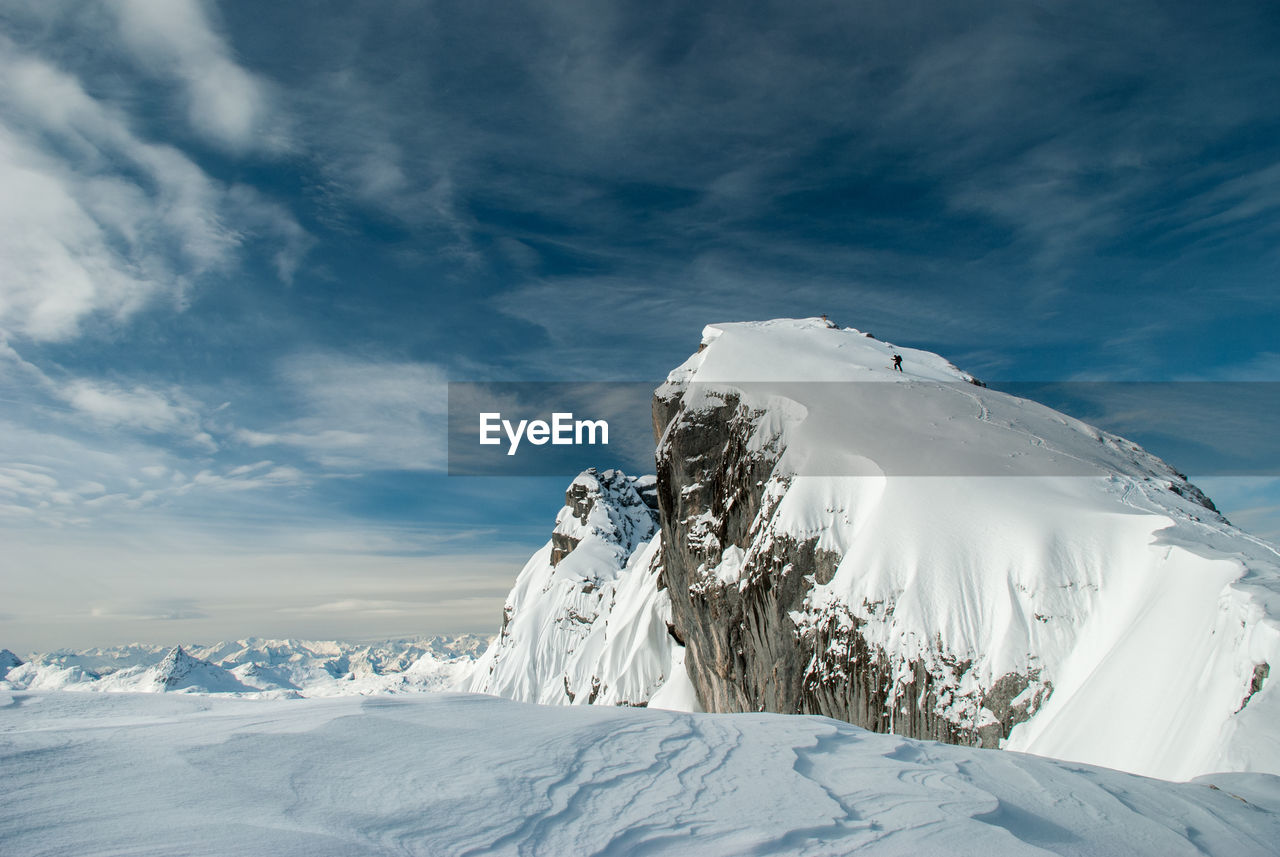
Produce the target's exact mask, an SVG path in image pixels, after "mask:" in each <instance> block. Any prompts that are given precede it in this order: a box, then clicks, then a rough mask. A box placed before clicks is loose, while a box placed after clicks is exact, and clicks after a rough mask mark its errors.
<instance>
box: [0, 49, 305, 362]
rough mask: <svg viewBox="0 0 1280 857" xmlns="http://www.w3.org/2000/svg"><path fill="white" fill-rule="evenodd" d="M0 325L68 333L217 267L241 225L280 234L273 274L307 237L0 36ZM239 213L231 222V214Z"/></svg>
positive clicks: (237, 243) (273, 208)
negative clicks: (145, 136) (0, 83)
mask: <svg viewBox="0 0 1280 857" xmlns="http://www.w3.org/2000/svg"><path fill="white" fill-rule="evenodd" d="M0 79H3V80H4V81H5V86H4V87H3V88H0V189H2V190H0V268H2V269H3V270H4V271H5V276H4V277H3V278H0V331H4V330H8V331H10V332H13V333H17V334H21V335H25V336H28V337H31V338H33V339H38V340H66V339H70V338H72V337H74V336H75V335H76V334H77V333H78V332H79V331H80V328H81V327H82V325H83V324H84V323H85V322H86V321H87V320H88V319H90V318H92V317H102V318H105V319H108V320H115V321H119V320H121V319H124V318H127V317H128V316H130V315H131V314H133V313H134V312H136V311H137V310H138V309H139V308H141V307H142V306H144V305H146V304H148V303H150V302H152V301H155V300H157V299H161V298H167V299H168V300H169V301H170V302H171V303H172V304H173V305H174V306H175V307H180V306H181V305H182V304H183V302H184V300H185V294H186V291H187V290H188V288H189V287H190V285H191V283H192V282H193V280H194V279H196V278H198V277H200V276H202V275H204V274H207V273H210V272H214V271H225V270H228V269H229V268H230V267H231V266H232V265H234V264H235V263H236V261H237V260H238V258H239V254H240V251H241V249H242V245H243V244H244V243H245V241H246V239H247V236H250V235H253V236H263V237H265V238H267V239H268V240H274V241H276V242H278V244H279V248H278V250H277V252H276V257H275V263H276V269H277V272H278V273H279V274H280V276H281V277H282V279H285V280H288V279H289V278H291V277H292V276H293V272H294V270H296V268H297V266H298V264H299V261H300V259H301V258H302V256H303V255H305V253H306V252H307V250H308V249H309V248H310V246H311V238H310V236H308V235H307V234H306V233H305V231H304V230H302V228H301V227H300V226H298V224H297V222H296V221H295V220H294V219H293V217H292V216H291V215H290V214H289V213H288V212H287V211H285V210H284V209H283V208H281V207H279V206H278V205H275V204H272V203H270V202H269V201H266V200H264V199H262V198H261V196H260V195H258V194H257V193H255V192H253V191H251V190H249V189H246V188H239V187H235V186H232V187H228V186H225V185H223V184H221V183H219V182H217V181H215V180H213V179H212V178H210V177H209V176H208V175H207V174H206V173H205V172H204V171H203V170H201V169H200V167H198V166H197V165H196V164H195V163H194V162H192V161H191V160H190V159H189V158H188V157H187V156H186V155H184V154H183V153H182V152H180V151H178V150H177V149H174V148H173V147H171V146H167V145H160V144H156V143H152V142H148V141H146V140H144V139H142V138H140V137H139V136H137V135H136V134H135V133H134V131H133V129H132V128H131V127H130V123H129V121H128V119H127V117H126V116H125V115H124V114H123V113H121V112H120V111H119V110H117V109H115V108H113V107H111V106H110V105H108V104H106V103H104V102H102V101H99V100H98V99H95V98H94V97H92V96H90V95H89V94H88V93H87V92H86V91H85V89H84V87H83V86H82V85H81V84H80V82H79V81H78V80H77V79H76V78H74V77H72V76H70V75H68V74H66V73H65V72H63V71H61V70H59V69H57V68H55V67H54V66H52V65H50V64H49V63H48V62H45V61H44V60H42V59H39V58H36V57H32V56H29V55H26V54H24V53H23V52H22V51H20V50H19V49H17V48H16V47H15V46H14V45H13V44H12V43H11V42H9V41H8V40H5V39H3V38H0ZM232 223H234V224H236V226H235V227H233V226H231V225H230V224H232Z"/></svg>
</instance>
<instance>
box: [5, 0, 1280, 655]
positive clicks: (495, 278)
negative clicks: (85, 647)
mask: <svg viewBox="0 0 1280 857" xmlns="http://www.w3.org/2000/svg"><path fill="white" fill-rule="evenodd" d="M1276 44H1280V11H1277V9H1276V7H1275V5H1274V4H1269V3H1238V2H1228V3H1217V4H1205V3H1182V2H1162V3H1154V2H1152V3H1144V2H1130V3H1125V4H1115V3H1090V2H1083V3H1080V2H1075V3H1050V2H1025V0H1018V2H1004V3H1001V2H992V3H984V4H978V5H977V6H974V5H972V4H966V5H957V4H951V3H942V2H930V3H906V4H903V3H894V4H890V3H882V2H839V3H803V4H794V3H790V4H769V3H749V4H743V3H725V4H719V3H701V4H695V5H692V6H691V5H690V4H676V3H665V4H664V3H653V2H649V3H643V4H639V3H636V4H629V3H619V4H600V3H586V2H551V0H549V2H543V3H537V4H522V3H515V2H471V3H465V4H450V3H429V2H411V0H400V2H381V0H380V2H359V0H355V2H343V3H337V2H332V3H330V2H312V3H308V4H306V5H305V7H301V6H299V5H298V4H263V3H249V2H221V3H215V2H203V0H119V2H110V3H81V2H77V3H71V2H64V0H38V2H37V0H31V2H22V0H0V81H3V84H0V528H2V529H3V530H4V533H3V535H2V536H0V537H2V538H3V539H4V540H5V543H6V546H7V547H6V550H5V552H4V554H5V555H4V557H3V558H0V574H3V577H4V581H5V590H6V592H5V597H4V598H3V600H2V601H0V645H9V646H10V647H12V648H16V649H17V648H23V647H27V648H30V647H46V646H51V645H58V644H60V643H61V644H83V643H92V642H96V643H109V642H115V641H119V640H123V639H150V640H156V641H161V642H167V641H170V640H174V639H189V638H192V637H196V638H203V639H209V638H213V637H228V636H234V635H241V634H250V633H256V634H262V635H285V634H293V635H311V636H362V635H363V636H372V635H389V634H409V633H421V632H434V631H458V630H487V629H489V628H490V626H492V625H494V623H495V621H496V616H497V615H498V612H497V611H498V610H499V608H500V604H501V599H502V596H503V594H504V593H505V591H506V589H507V587H508V586H509V583H510V581H511V579H512V578H513V577H514V574H515V572H516V571H517V570H518V567H519V565H520V563H521V562H522V561H523V558H524V557H525V556H526V555H527V554H528V553H529V552H530V551H531V550H532V548H534V547H536V546H537V544H539V543H540V542H541V541H542V540H543V539H544V538H545V536H546V532H547V530H548V529H549V527H550V519H551V516H552V515H553V514H554V512H555V509H556V508H558V506H559V503H560V492H561V491H562V489H563V485H562V484H561V483H562V482H563V481H564V480H561V479H545V478H539V479H524V480H501V481H499V480H492V479H460V478H452V479H451V478H449V477H447V476H445V475H443V473H442V469H443V466H444V454H445V450H444V444H443V441H444V432H443V415H444V384H445V383H446V382H447V381H448V380H501V381H510V380H580V379H589V380H648V379H655V378H661V377H662V376H663V375H664V374H665V372H666V371H667V370H668V369H669V368H671V367H672V366H674V365H675V364H677V363H678V362H680V361H681V360H682V359H683V358H684V357H685V356H686V355H687V354H688V353H689V352H690V351H691V350H693V348H694V347H696V343H697V340H698V334H699V331H700V330H701V328H702V326H703V325H704V324H706V323H708V322H712V321H723V320H734V319H750V318H765V317H774V316H796V315H799V316H809V315H816V314H819V313H824V312H825V313H829V314H830V315H831V316H832V317H834V318H835V319H836V320H838V321H840V322H841V323H844V324H849V325H853V326H856V327H859V328H862V329H866V330H870V331H873V332H874V333H875V334H876V335H877V336H879V337H881V338H884V339H889V340H891V341H896V342H901V343H904V344H910V345H913V346H916V347H923V348H928V349H931V350H935V351H938V352H940V353H942V354H944V355H946V356H947V357H949V358H950V359H952V360H953V361H954V362H956V363H957V364H959V365H960V366H962V367H964V368H965V369H967V370H969V371H971V372H973V373H975V374H976V375H978V376H979V377H985V378H991V379H1003V380H1068V379H1092V380H1173V379H1193V380H1194V379H1204V380H1215V379H1220V380H1269V381H1276V380H1280V345H1277V342H1276V337H1275V331H1276V330H1277V322H1280V290H1278V289H1277V288H1276V281H1277V272H1278V268H1280V216H1278V215H1280V101H1277V100H1276V99H1275V98H1274V90H1275V84H1276V81H1277V80H1280V53H1278V52H1277V51H1275V49H1274V46H1275V45H1276ZM1157 451H1158V450H1157ZM1173 463H1174V464H1177V462H1176V461H1175V462H1173ZM1192 476H1195V474H1192ZM1205 487H1206V488H1207V489H1208V490H1209V492H1210V494H1211V495H1213V496H1214V497H1215V498H1216V499H1217V500H1218V501H1219V502H1220V505H1222V506H1224V508H1226V510H1227V511H1228V512H1229V513H1230V514H1231V516H1232V517H1233V519H1235V520H1237V522H1238V523H1241V524H1243V525H1245V526H1248V527H1250V528H1251V529H1253V530H1254V531H1256V532H1259V533H1262V534H1266V535H1271V536H1276V535H1280V523H1278V522H1280V513H1278V512H1277V507H1280V490H1278V489H1277V486H1276V484H1275V481H1274V480H1265V479H1255V480H1231V481H1228V480H1222V479H1215V480H1206V484H1205Z"/></svg>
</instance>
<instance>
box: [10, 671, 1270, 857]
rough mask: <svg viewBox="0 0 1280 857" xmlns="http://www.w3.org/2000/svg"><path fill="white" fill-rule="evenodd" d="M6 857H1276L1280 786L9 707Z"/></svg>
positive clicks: (180, 708)
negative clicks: (775, 856) (683, 856)
mask: <svg viewBox="0 0 1280 857" xmlns="http://www.w3.org/2000/svg"><path fill="white" fill-rule="evenodd" d="M0 768H2V770H3V774H4V775H3V776H0V852H2V853H4V854H13V855H24V856H25V855H32V857H34V855H52V854H75V855H77V857H91V855H106V854H111V855H143V854H147V855H152V854H164V855H167V857H178V855H231V854H237V855H267V854H270V855H278V857H287V855H295V854H296V855H305V857H325V856H326V855H343V857H359V855H393V854H394V855H432V857H444V855H504V854H522V855H552V856H553V857H563V855H573V854H600V855H636V854H698V855H743V854H755V855H769V854H788V855H796V854H814V855H818V854H822V855H846V854H850V853H853V852H854V850H855V849H857V853H858V854H860V855H862V854H866V855H913V857H914V855H935V854H946V855H966V854H973V855H982V857H991V855H1010V857H1017V855H1044V854H1076V855H1108V854H1117V855H1120V854H1124V855H1132V854H1151V855H1157V854H1158V855H1161V857H1177V855H1205V854H1209V855H1224V857H1250V855H1273V854H1275V853H1276V843H1277V842H1280V812H1277V811H1276V810H1277V809H1280V780H1278V779H1277V778H1275V777H1270V776H1267V775H1259V774H1243V775H1242V774H1235V775H1223V776H1221V777H1218V778H1216V779H1213V783H1214V784H1215V785H1216V786H1217V787H1216V788H1215V787H1212V786H1210V785H1209V784H1208V782H1197V783H1186V784H1177V783H1168V782H1163V781H1159V780H1148V779H1143V778H1140V777H1136V776H1132V775H1128V774H1121V773H1117V772H1115V771H1109V770H1102V769H1095V768H1090V767H1087V766H1081V765H1075V764H1066V763H1061V762H1054V761H1050V760H1046V759H1040V758H1036V757H1033V756H1025V755H1021V754H1017V753H1007V752H998V751H988V750H977V749H972V748H966V747H949V746H946V745H942V744H936V743H932V742H919V741H913V740H910V739H906V738H901V737H896V736H888V735H877V734H873V733H870V732H866V731H864V730H861V729H858V728H856V727H853V726H850V725H848V724H845V723H841V722H837V721H833V720H829V719H825V718H818V717H787V716H781V715H770V714H747V715H698V714H677V713H671V712H662V711H656V710H649V711H644V710H619V709H617V708H611V707H601V706H592V707H573V708H560V707H548V706H533V705H525V704H519V703H514V702H509V701H506V700H501V699H496V698H494V697H489V696H473V695H455V694H424V695H417V696H396V697H387V696H378V697H359V698H357V697H345V698H336V699H237V698H230V697H225V696H197V695H188V694H83V693H66V692H50V693H43V694H26V693H13V694H8V693H0Z"/></svg>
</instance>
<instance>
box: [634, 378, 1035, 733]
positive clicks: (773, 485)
mask: <svg viewBox="0 0 1280 857" xmlns="http://www.w3.org/2000/svg"><path fill="white" fill-rule="evenodd" d="M762 416H763V414H762V412H760V411H754V410H752V409H751V408H749V407H747V406H745V405H743V404H742V403H741V401H740V399H739V398H738V397H737V396H736V395H734V394H732V393H726V394H724V395H721V396H719V397H715V398H713V399H712V400H711V402H710V403H709V404H706V405H705V406H703V405H700V406H699V407H698V408H696V409H691V408H686V407H685V406H684V404H683V401H682V396H681V391H680V389H679V388H677V387H668V388H664V390H660V391H659V394H658V395H657V396H656V397H655V399H654V403H653V419H654V429H655V435H656V437H657V438H658V440H659V446H658V455H657V467H658V484H657V489H658V503H659V509H660V512H661V524H662V539H663V550H664V556H663V571H662V577H661V584H662V585H663V586H665V587H667V588H668V589H669V590H670V594H671V604H672V634H673V636H675V637H676V638H677V639H679V640H681V641H683V642H684V644H685V646H686V653H685V663H686V665H687V668H688V671H689V677H690V679H691V680H692V682H693V684H694V687H695V689H696V691H697V694H698V699H699V701H700V702H701V704H702V705H703V707H704V708H706V710H708V711H776V712H783V713H807V714H821V715H825V716H829V717H836V718H839V719H841V720H846V721H849V722H851V723H854V724H856V725H859V726H862V727H865V728H867V729H871V730H874V731H877V732H888V731H893V732H896V733H898V734H903V735H908V736H911V737H917V738H930V739H935V740H940V741H947V742H950V743H955V744H971V745H980V746H998V744H999V742H1000V740H1001V739H1003V738H1005V737H1007V736H1008V734H1009V731H1010V730H1011V729H1012V728H1013V726H1015V725H1016V724H1017V723H1019V722H1021V721H1023V720H1026V719H1027V718H1028V717H1029V716H1030V715H1031V714H1033V713H1034V712H1035V711H1036V709H1037V708H1038V707H1039V706H1040V705H1041V704H1042V703H1043V701H1044V700H1045V699H1046V698H1047V697H1048V695H1049V693H1051V692H1052V687H1051V686H1050V685H1049V684H1048V683H1047V682H1043V683H1042V682H1040V681H1039V680H1038V674H1037V673H1035V672H1034V671H1033V672H1032V673H1031V674H1029V675H1018V674H1014V673H1011V674H1008V675H1005V676H1002V677H1000V678H998V680H996V681H995V682H994V684H993V685H992V686H991V687H989V688H987V689H986V690H985V692H983V691H976V692H971V693H970V694H969V695H967V696H966V695H961V694H959V693H958V691H957V690H956V689H957V688H958V687H959V686H960V685H961V677H962V676H964V674H965V673H966V671H967V670H969V668H970V666H971V664H970V663H969V662H968V661H964V660H961V659H959V658H958V657H956V656H954V655H952V654H950V653H948V652H946V651H945V650H944V649H943V648H942V646H941V643H940V642H939V646H938V650H937V651H936V652H932V653H930V654H931V657H930V660H929V663H925V661H923V660H915V661H911V662H907V663H904V662H902V661H901V659H900V658H899V659H897V660H895V659H894V658H893V657H890V656H889V655H888V654H887V653H886V652H885V651H884V650H882V649H880V648H878V647H876V646H873V645H870V644H868V642H867V640H866V638H865V637H864V636H863V634H862V632H861V630H860V628H861V625H862V624H863V621H862V620H860V619H858V618H857V617H856V616H854V615H853V613H852V612H851V611H848V610H847V608H846V609H843V610H833V611H831V612H829V613H827V614H823V615H822V616H821V617H819V619H818V620H817V621H816V622H813V623H807V624H806V625H805V627H803V628H802V627H798V626H797V624H796V621H795V619H793V614H796V613H797V612H798V611H801V610H802V608H803V607H804V604H805V599H806V596H807V595H808V594H809V593H810V591H811V590H812V589H813V587H814V585H815V584H824V583H827V582H829V581H830V580H831V579H832V577H833V576H834V575H835V572H836V569H837V567H838V566H839V564H840V562H841V559H842V557H841V555H840V554H839V553H837V552H834V551H830V550H825V549H822V548H819V547H818V540H817V539H816V538H815V539H810V540H804V541H799V540H796V539H794V538H790V537H785V536H779V535H776V534H773V533H770V532H761V531H757V530H753V527H755V528H757V529H759V528H761V526H762V524H761V522H767V521H768V520H769V518H770V516H771V515H772V508H770V506H771V505H773V506H776V504H777V502H778V501H779V500H780V499H781V497H782V495H783V493H784V492H785V489H786V487H787V481H786V479H785V478H779V477H776V476H774V475H773V470H774V467H775V465H776V464H777V462H778V459H779V457H780V456H781V453H782V450H781V448H780V442H779V439H778V438H776V437H774V438H769V437H761V436H759V432H760V428H761V417H762ZM770 489H772V490H770ZM728 548H737V549H740V550H741V551H743V557H744V559H743V562H742V567H741V569H740V571H739V572H738V573H737V576H736V579H735V578H733V577H732V576H730V578H729V579H722V578H721V577H719V576H718V575H717V574H716V570H717V568H718V567H719V566H720V564H721V561H722V560H723V559H724V555H725V551H726V549H728ZM867 607H868V608H869V609H882V610H891V609H892V606H891V605H867ZM970 684H972V683H970Z"/></svg>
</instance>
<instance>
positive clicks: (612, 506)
mask: <svg viewBox="0 0 1280 857" xmlns="http://www.w3.org/2000/svg"><path fill="white" fill-rule="evenodd" d="M655 503H656V500H655V498H654V496H653V477H651V476H650V477H639V478H636V477H629V476H627V475H625V474H623V473H621V472H620V471H617V470H606V471H604V472H603V473H597V472H595V471H594V470H590V471H586V472H584V473H582V474H581V475H579V476H578V477H577V478H576V479H575V480H574V481H573V483H572V484H571V485H570V486H569V490H568V491H567V492H566V494H565V506H564V508H562V509H561V510H560V513H559V515H558V516H557V517H556V526H555V530H554V531H553V532H552V535H551V540H550V541H549V542H547V544H546V545H544V546H543V548H542V549H541V550H539V551H538V552H537V553H535V554H534V555H533V557H532V558H531V559H530V560H529V562H528V563H527V564H526V565H525V567H524V570H523V571H521V572H520V576H519V577H518V578H517V579H516V584H515V588H513V589H512V590H511V594H510V595H509V596H507V603H506V606H505V607H504V608H503V620H502V630H501V632H500V633H499V635H498V637H497V639H495V640H494V642H493V644H492V645H491V646H490V647H489V649H488V651H486V652H485V654H484V655H483V656H481V658H480V659H479V661H478V662H477V663H476V667H475V670H474V672H473V673H472V675H471V680H470V682H469V684H468V687H469V689H470V690H473V691H477V692H480V693H492V694H496V695H498V696H505V697H509V698H511V699H518V700H522V701H525V702H541V703H544V704H550V705H556V704H560V705H570V704H576V705H585V704H593V703H599V704H604V705H644V704H646V703H647V702H648V701H649V699H650V697H652V696H653V694H654V693H655V692H656V691H657V690H658V689H659V688H660V687H661V686H662V685H663V684H664V683H665V682H666V681H667V680H668V678H669V677H670V674H671V672H672V665H673V663H674V662H675V661H673V657H675V659H676V661H678V653H676V652H674V649H675V648H676V643H675V641H674V640H673V639H672V638H671V637H670V635H669V633H668V619H669V617H670V609H669V606H668V602H667V595H666V593H665V592H661V591H659V589H658V586H657V577H658V574H659V571H660V566H659V565H658V564H657V562H658V543H657V540H656V539H655V536H656V535H657V532H658V518H657V512H656V510H655V509H654V508H653V506H654V505H655Z"/></svg>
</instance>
